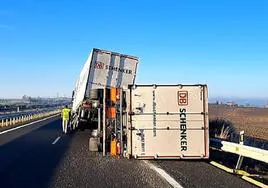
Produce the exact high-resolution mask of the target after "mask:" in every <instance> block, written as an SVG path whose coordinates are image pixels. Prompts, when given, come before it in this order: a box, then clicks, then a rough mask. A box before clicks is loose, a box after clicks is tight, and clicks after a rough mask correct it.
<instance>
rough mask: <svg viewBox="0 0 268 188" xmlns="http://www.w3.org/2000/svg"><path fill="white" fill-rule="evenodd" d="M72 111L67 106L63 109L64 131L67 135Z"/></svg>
mask: <svg viewBox="0 0 268 188" xmlns="http://www.w3.org/2000/svg"><path fill="white" fill-rule="evenodd" d="M70 111H71V110H70V109H69V108H68V106H65V108H63V109H62V114H61V116H62V131H63V132H64V133H65V134H66V133H67V126H68V123H69V119H70Z"/></svg>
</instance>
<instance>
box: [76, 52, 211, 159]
mask: <svg viewBox="0 0 268 188" xmlns="http://www.w3.org/2000/svg"><path fill="white" fill-rule="evenodd" d="M138 63H139V59H138V58H137V57H134V56H128V55H123V54H119V53H114V52H110V51H105V50H99V49H93V51H92V52H91V54H90V56H89V58H88V60H87V62H86V64H85V66H84V67H83V69H82V71H81V74H80V76H79V79H78V80H77V82H76V88H75V90H74V92H73V106H72V127H73V129H84V128H89V129H91V133H94V134H90V135H89V137H91V140H92V137H94V138H95V141H97V145H98V149H96V151H97V150H99V151H100V150H102V152H103V155H106V154H109V155H111V156H113V155H123V156H126V157H135V158H137V159H207V158H208V157H209V133H208V128H209V127H208V92H207V86H206V85H202V84H198V85H183V84H176V85H157V84H151V85H137V84H135V77H136V71H137V65H138ZM91 145H92V144H91Z"/></svg>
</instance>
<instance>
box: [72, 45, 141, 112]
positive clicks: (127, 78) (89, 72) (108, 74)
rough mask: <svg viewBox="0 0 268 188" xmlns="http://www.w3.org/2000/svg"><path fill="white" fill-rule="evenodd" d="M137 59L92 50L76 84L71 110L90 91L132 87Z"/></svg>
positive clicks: (74, 109)
mask: <svg viewBox="0 0 268 188" xmlns="http://www.w3.org/2000/svg"><path fill="white" fill-rule="evenodd" d="M138 62H139V60H138V58H137V57H133V56H129V55H123V54H119V53H115V52H110V51H106V50H100V49H93V51H92V52H91V53H90V55H89V58H88V59H87V61H86V63H85V65H84V67H83V69H82V71H81V73H80V76H79V78H78V80H77V82H76V88H75V92H74V100H73V108H72V111H76V110H77V109H78V107H79V105H80V104H81V103H82V102H83V100H84V98H85V96H86V93H87V92H89V91H90V90H92V89H102V88H110V87H116V88H124V89H126V88H127V87H128V85H133V84H134V81H135V77H136V71H137V65H138Z"/></svg>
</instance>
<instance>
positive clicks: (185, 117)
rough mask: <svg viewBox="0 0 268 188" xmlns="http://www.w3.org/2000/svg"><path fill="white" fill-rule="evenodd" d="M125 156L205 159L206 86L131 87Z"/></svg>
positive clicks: (206, 138) (207, 150) (206, 154)
mask: <svg viewBox="0 0 268 188" xmlns="http://www.w3.org/2000/svg"><path fill="white" fill-rule="evenodd" d="M129 95H130V96H129V98H130V99H129V105H130V111H131V113H130V117H129V118H130V120H129V125H128V154H129V155H132V156H135V157H136V158H138V159H150V158H157V159H178V158H183V159H200V158H203V159H206V158H208V157H209V131H208V92H207V86H206V85H135V86H134V87H131V89H130V94H129Z"/></svg>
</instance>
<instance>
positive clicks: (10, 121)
mask: <svg viewBox="0 0 268 188" xmlns="http://www.w3.org/2000/svg"><path fill="white" fill-rule="evenodd" d="M58 113H60V110H54V111H50V112H41V113H38V114H29V115H22V116H19V117H13V118H7V119H2V120H1V121H0V127H8V126H11V125H16V124H20V123H25V122H29V121H33V120H36V119H40V118H44V117H48V116H51V115H55V114H58Z"/></svg>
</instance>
